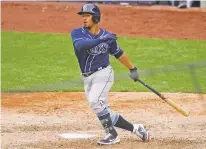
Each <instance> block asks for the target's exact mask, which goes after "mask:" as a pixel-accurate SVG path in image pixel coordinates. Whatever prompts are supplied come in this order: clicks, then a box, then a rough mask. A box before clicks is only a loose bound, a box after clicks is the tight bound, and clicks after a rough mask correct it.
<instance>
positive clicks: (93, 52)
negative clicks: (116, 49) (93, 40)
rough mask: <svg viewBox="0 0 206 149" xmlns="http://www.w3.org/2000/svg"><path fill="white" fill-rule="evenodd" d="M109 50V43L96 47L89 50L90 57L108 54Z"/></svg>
mask: <svg viewBox="0 0 206 149" xmlns="http://www.w3.org/2000/svg"><path fill="white" fill-rule="evenodd" d="M108 50H109V45H108V44H107V43H100V44H98V45H97V46H96V47H94V48H91V49H89V50H87V52H88V53H89V54H90V55H99V54H102V53H107V51H108Z"/></svg>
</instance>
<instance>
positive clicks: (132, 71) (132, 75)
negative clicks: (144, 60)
mask: <svg viewBox="0 0 206 149" xmlns="http://www.w3.org/2000/svg"><path fill="white" fill-rule="evenodd" d="M129 76H130V78H131V79H132V80H134V81H135V82H136V81H137V80H138V78H139V74H138V72H137V68H136V67H134V68H133V69H130V73H129Z"/></svg>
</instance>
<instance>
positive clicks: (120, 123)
mask: <svg viewBox="0 0 206 149" xmlns="http://www.w3.org/2000/svg"><path fill="white" fill-rule="evenodd" d="M114 126H115V127H119V128H122V129H125V130H128V131H131V132H132V133H135V134H136V135H137V136H138V137H140V138H141V139H142V141H144V142H146V141H149V133H148V131H146V130H145V128H144V126H143V124H131V123H130V122H128V121H127V120H125V119H124V118H123V117H122V116H121V115H119V117H118V119H117V121H116V123H115V124H114Z"/></svg>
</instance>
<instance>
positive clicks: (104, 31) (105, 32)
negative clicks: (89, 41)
mask: <svg viewBox="0 0 206 149" xmlns="http://www.w3.org/2000/svg"><path fill="white" fill-rule="evenodd" d="M101 29H102V30H103V33H104V34H108V33H110V34H113V33H112V32H111V31H108V30H106V29H103V28H101Z"/></svg>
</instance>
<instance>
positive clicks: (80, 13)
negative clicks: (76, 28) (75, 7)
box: [77, 11, 94, 15]
mask: <svg viewBox="0 0 206 149" xmlns="http://www.w3.org/2000/svg"><path fill="white" fill-rule="evenodd" d="M85 13H86V14H91V15H93V14H94V13H92V12H87V11H80V12H78V13H77V14H78V15H82V14H85Z"/></svg>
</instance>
